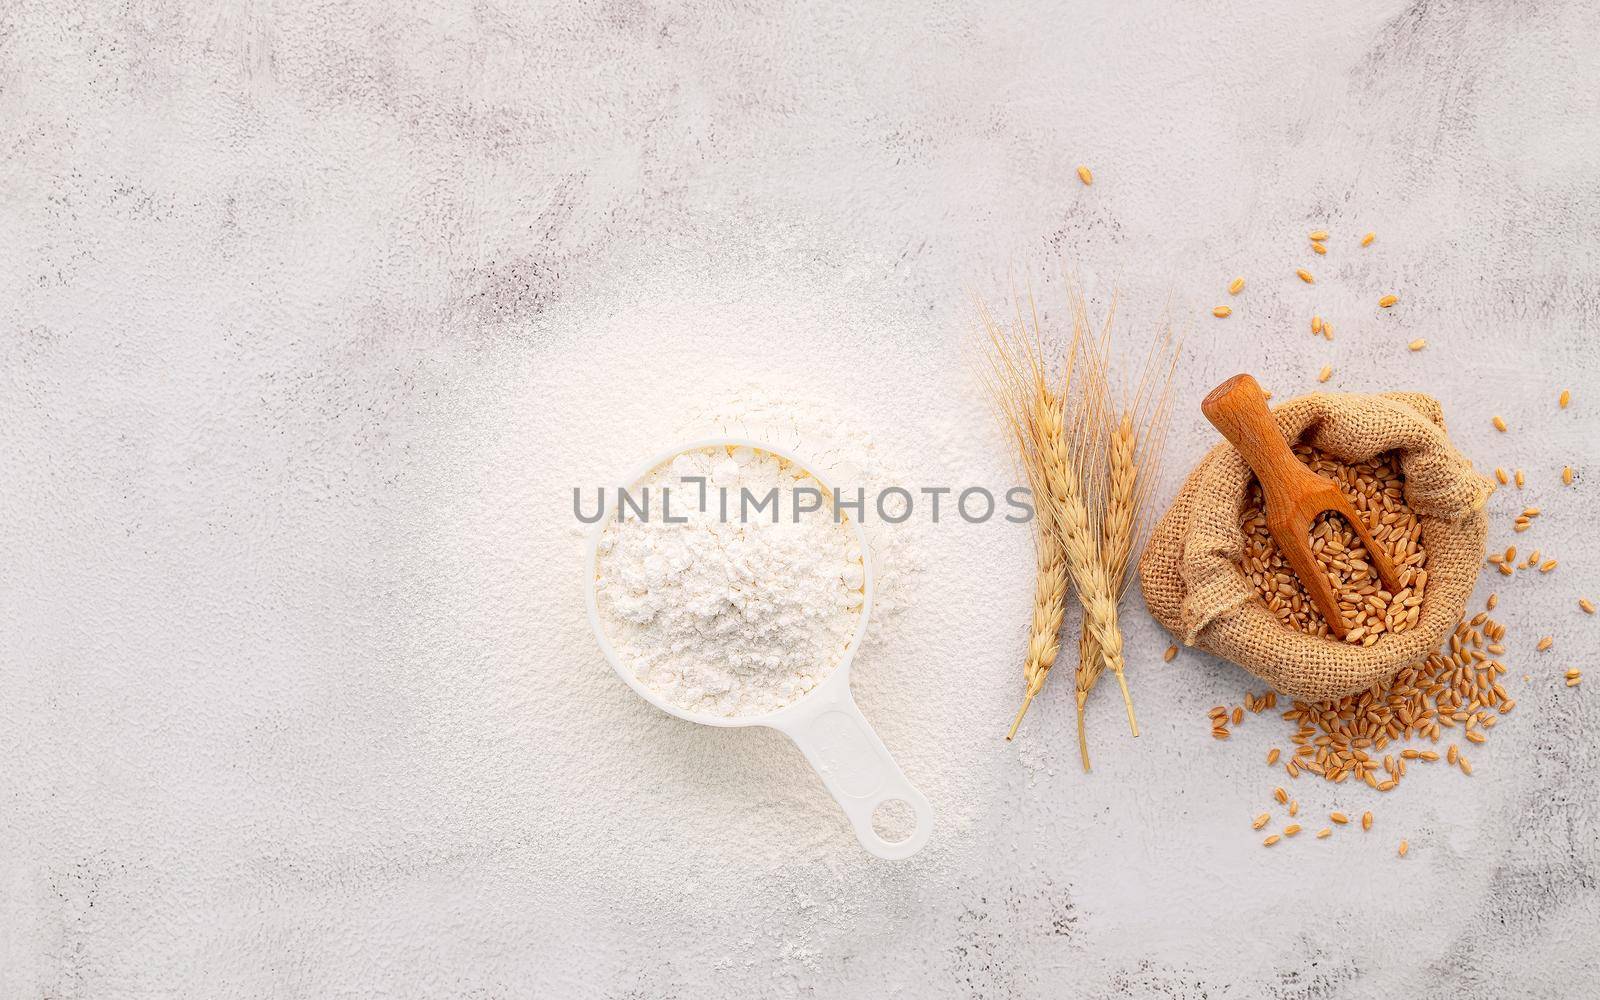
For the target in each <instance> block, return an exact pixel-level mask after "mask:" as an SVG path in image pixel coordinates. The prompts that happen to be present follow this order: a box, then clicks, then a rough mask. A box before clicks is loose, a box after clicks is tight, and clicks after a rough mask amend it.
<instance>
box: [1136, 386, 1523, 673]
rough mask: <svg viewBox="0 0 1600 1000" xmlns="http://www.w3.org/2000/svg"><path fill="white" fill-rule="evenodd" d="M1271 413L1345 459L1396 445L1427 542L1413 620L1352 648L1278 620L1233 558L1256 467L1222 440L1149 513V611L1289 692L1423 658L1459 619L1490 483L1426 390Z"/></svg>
mask: <svg viewBox="0 0 1600 1000" xmlns="http://www.w3.org/2000/svg"><path fill="white" fill-rule="evenodd" d="M1273 416H1274V418H1275V419H1276V420H1277V422H1278V427H1279V428H1280V429H1281V430H1282V431H1283V433H1284V436H1285V437H1287V438H1288V439H1289V440H1290V441H1296V442H1298V441H1305V442H1307V443H1309V444H1311V445H1313V446H1315V447H1317V448H1320V449H1322V450H1323V451H1326V452H1328V453H1329V454H1332V455H1334V456H1337V457H1339V458H1342V459H1344V460H1346V461H1356V462H1358V461H1362V460H1363V459H1367V458H1371V457H1372V456H1373V455H1376V454H1379V453H1381V452H1386V451H1398V452H1399V453H1400V466H1401V470H1402V471H1403V472H1404V473H1405V477H1406V502H1407V504H1409V505H1410V507H1411V509H1412V510H1413V511H1415V512H1416V514H1417V516H1418V518H1419V519H1420V520H1421V522H1422V542H1423V545H1424V546H1426V548H1427V550H1428V562H1427V566H1426V569H1427V571H1428V585H1427V588H1426V589H1425V591H1424V594H1423V600H1422V612H1421V615H1420V616H1419V618H1418V621H1417V624H1416V627H1414V628H1412V629H1411V630H1410V631H1407V632H1404V633H1401V634H1400V635H1385V636H1384V637H1383V638H1382V639H1379V640H1378V641H1377V642H1376V643H1374V644H1373V645H1371V646H1352V645H1349V644H1347V643H1342V642H1338V641H1336V640H1333V639H1323V638H1318V637H1316V636H1310V635H1306V634H1304V633H1302V632H1298V631H1296V630H1293V629H1290V628H1286V627H1285V626H1283V625H1281V624H1280V623H1279V622H1278V619H1277V618H1276V616H1274V615H1273V614H1272V613H1271V612H1270V611H1268V610H1267V607H1266V605H1265V604H1263V603H1262V602H1261V601H1260V600H1259V599H1258V598H1257V597H1256V594H1255V590H1254V589H1253V588H1252V587H1251V585H1250V582H1249V581H1248V580H1247V579H1246V578H1245V576H1244V573H1243V572H1242V571H1241V570H1240V569H1239V565H1240V562H1241V560H1242V559H1243V555H1244V533H1243V531H1242V530H1241V529H1240V527H1239V514H1240V512H1241V511H1242V510H1243V507H1244V502H1245V496H1246V491H1247V490H1248V488H1249V485H1250V482H1251V478H1252V477H1251V473H1250V469H1249V467H1248V466H1246V465H1245V463H1244V460H1243V459H1241V458H1240V457H1239V454H1238V453H1237V452H1236V451H1234V450H1233V448H1232V447H1231V446H1230V445H1228V444H1226V443H1223V444H1219V445H1217V446H1216V447H1215V448H1213V449H1211V451H1209V452H1207V453H1206V455H1205V457H1204V458H1203V459H1201V461H1200V464H1199V465H1198V466H1196V467H1195V470H1194V471H1193V472H1192V473H1190V475H1189V478H1188V480H1187V481H1186V482H1185V483H1184V485H1183V488H1182V489H1181V490H1180V491H1179V492H1178V496H1177V498H1176V499H1175V500H1174V501H1173V503H1172V507H1171V509H1169V510H1168V511H1167V513H1166V514H1165V515H1163V516H1162V518H1161V520H1160V521H1159V522H1158V523H1157V525H1156V527H1155V530H1154V532H1153V533H1152V535H1151V537H1150V541H1149V543H1148V544H1147V545H1146V546H1145V551H1144V555H1143V556H1142V557H1141V558H1140V560H1139V581H1140V585H1141V587H1142V589H1143V591H1144V596H1145V603H1146V604H1147V605H1148V606H1149V608H1150V613H1151V614H1152V615H1154V616H1155V618H1156V620H1157V621H1159V622H1160V623H1161V624H1162V625H1163V626H1164V627H1165V628H1166V629H1167V630H1168V631H1169V632H1172V633H1173V634H1174V635H1176V636H1178V637H1179V638H1180V639H1181V640H1182V641H1183V642H1184V643H1185V644H1186V645H1192V646H1196V647H1198V648H1200V649H1203V650H1206V651H1207V652H1210V653H1215V654H1216V655H1218V656H1221V657H1224V658H1226V659H1229V660H1232V661H1233V662H1235V663H1237V664H1239V665H1240V666H1242V667H1244V668H1245V669H1246V670H1248V671H1250V672H1251V673H1253V674H1255V675H1256V676H1257V677H1260V678H1261V679H1262V680H1264V681H1266V682H1267V683H1268V684H1271V685H1272V686H1273V688H1275V689H1276V690H1278V691H1281V692H1282V693H1284V694H1286V695H1289V696H1290V697H1293V698H1299V699H1302V700H1308V701H1320V700H1322V699H1325V698H1338V697H1342V696H1344V695H1347V694H1353V693H1355V692H1357V691H1360V690H1361V689H1363V688H1366V687H1368V686H1370V685H1371V684H1372V683H1373V682H1374V681H1378V680H1384V679H1387V678H1388V677H1391V676H1393V675H1394V674H1395V673H1396V672H1397V671H1399V670H1400V669H1401V668H1402V667H1404V666H1406V665H1407V664H1410V663H1415V662H1417V661H1418V660H1421V659H1423V658H1425V657H1426V656H1427V655H1428V654H1429V653H1430V652H1432V651H1433V650H1434V649H1435V648H1436V647H1437V646H1438V645H1439V643H1440V642H1441V641H1443V640H1444V638H1445V637H1446V636H1447V635H1449V633H1450V631H1451V630H1452V629H1453V628H1455V626H1456V623H1457V622H1458V621H1460V619H1461V613H1462V610H1463V609H1464V608H1465V607H1466V603H1467V599H1468V597H1469V596H1471V594H1472V588H1473V586H1474V585H1475V584H1476V582H1477V579H1478V570H1479V569H1480V568H1481V566H1482V565H1483V552H1484V549H1483V545H1484V539H1485V537H1486V536H1487V534H1488V517H1487V514H1486V512H1485V505H1486V503H1487V501H1488V499H1489V495H1490V494H1491V493H1493V492H1494V484H1493V483H1491V482H1490V481H1489V480H1488V479H1486V478H1485V477H1483V476H1481V475H1479V474H1478V473H1477V472H1476V471H1475V470H1474V469H1473V468H1472V463H1471V462H1469V461H1467V459H1466V458H1465V457H1464V456H1463V455H1462V454H1461V453H1460V452H1458V451H1457V450H1456V449H1455V446H1454V445H1452V444H1451V443H1450V439H1449V438H1448V437H1446V435H1445V430H1444V417H1443V414H1442V412H1441V410H1440V408H1439V404H1438V402H1437V401H1436V400H1434V399H1433V398H1432V397H1431V396H1426V395H1423V394H1422V393H1401V392H1394V393H1383V394H1382V395H1377V396H1366V395H1356V394H1353V393H1313V394H1311V395H1309V396H1302V397H1300V398H1298V399H1293V400H1290V401H1289V402H1286V403H1284V404H1283V405H1281V406H1279V407H1277V408H1276V409H1275V410H1274V411H1273Z"/></svg>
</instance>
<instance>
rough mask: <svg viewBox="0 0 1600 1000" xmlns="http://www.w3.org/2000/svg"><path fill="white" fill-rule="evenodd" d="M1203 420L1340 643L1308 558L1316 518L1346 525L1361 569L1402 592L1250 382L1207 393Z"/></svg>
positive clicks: (1346, 505)
mask: <svg viewBox="0 0 1600 1000" xmlns="http://www.w3.org/2000/svg"><path fill="white" fill-rule="evenodd" d="M1200 410H1201V412H1203V413H1204V414H1205V415H1206V419H1207V420H1209V421H1211V423H1212V424H1213V425H1215V426H1216V428H1217V430H1219V431H1221V432H1222V436H1223V437H1225V438H1227V439H1228V443H1229V444H1231V445H1233V446H1234V448H1236V449H1238V452H1239V454H1240V456H1242V457H1243V458H1244V460H1245V463H1246V464H1248V465H1249V466H1250V470H1251V471H1252V472H1254V473H1255V474H1256V478H1257V479H1258V480H1260V481H1261V497H1262V500H1263V501H1264V503H1265V506H1266V513H1267V530H1268V531H1270V532H1272V537H1273V540H1274V541H1276V542H1277V543H1278V548H1280V549H1282V550H1283V554H1284V557H1285V558H1286V559H1288V560H1289V565H1290V566H1291V567H1293V568H1294V573H1295V576H1298V577H1299V578H1300V585H1301V586H1303V587H1305V589H1306V593H1308V594H1310V595H1311V601H1312V603H1313V604H1315V605H1316V606H1317V610H1318V611H1320V612H1321V613H1322V617H1323V618H1324V619H1325V620H1326V621H1327V623H1328V628H1329V630H1330V631H1332V632H1333V634H1334V635H1336V636H1338V637H1339V638H1340V639H1343V638H1344V637H1345V635H1346V634H1347V633H1349V631H1350V628H1349V626H1348V625H1346V624H1345V620H1344V614H1343V612H1341V611H1340V610H1339V598H1338V596H1337V595H1336V594H1334V592H1333V584H1332V583H1330V582H1329V581H1328V577H1327V576H1326V574H1324V573H1323V572H1322V567H1320V566H1318V565H1317V560H1316V557H1315V556H1313V555H1312V554H1311V525H1312V523H1313V522H1314V521H1316V519H1317V515H1319V514H1323V513H1327V512H1332V513H1334V514H1338V515H1339V516H1340V517H1342V518H1344V519H1345V521H1346V522H1348V523H1349V525H1350V530H1351V531H1353V532H1355V534H1356V537H1358V538H1360V539H1361V544H1362V545H1364V546H1365V547H1366V549H1367V562H1368V563H1369V564H1370V565H1371V566H1372V567H1373V568H1374V569H1376V570H1377V571H1378V579H1379V580H1381V581H1382V582H1383V587H1384V589H1385V590H1387V591H1388V592H1389V593H1391V594H1395V593H1398V592H1399V590H1400V575H1399V574H1398V573H1396V572H1395V568H1394V563H1393V562H1392V561H1391V560H1390V559H1389V554H1388V553H1387V552H1385V551H1384V550H1383V547H1382V546H1380V545H1379V544H1378V543H1377V542H1375V541H1373V539H1372V533H1371V532H1369V531H1368V530H1367V525H1366V523H1365V522H1364V521H1362V520H1361V516H1360V515H1359V514H1357V513H1356V512H1355V508H1353V507H1351V506H1350V501H1349V500H1347V499H1345V495H1344V494H1343V493H1341V492H1340V491H1339V487H1338V486H1335V485H1334V484H1333V482H1332V481H1331V480H1327V479H1324V478H1322V477H1321V476H1319V475H1317V474H1316V473H1315V472H1312V471H1311V470H1310V469H1308V468H1306V467H1305V465H1304V464H1303V463H1302V462H1301V461H1300V460H1299V459H1298V458H1296V457H1295V455H1294V452H1293V451H1291V450H1290V448H1289V442H1287V441H1285V440H1284V438H1283V433H1282V432H1281V431H1279V430H1278V425H1277V423H1276V422H1275V421H1274V420H1273V419H1272V414H1271V413H1269V412H1267V397H1266V395H1265V394H1264V393H1262V391H1261V386H1259V385H1257V384H1256V380H1255V379H1253V378H1251V377H1250V376H1249V375H1235V376H1234V377H1233V378H1230V379H1228V381H1226V382H1224V383H1222V384H1221V385H1219V386H1217V387H1216V388H1215V389H1212V390H1211V394H1210V395H1209V396H1207V397H1206V398H1205V399H1203V400H1201V402H1200Z"/></svg>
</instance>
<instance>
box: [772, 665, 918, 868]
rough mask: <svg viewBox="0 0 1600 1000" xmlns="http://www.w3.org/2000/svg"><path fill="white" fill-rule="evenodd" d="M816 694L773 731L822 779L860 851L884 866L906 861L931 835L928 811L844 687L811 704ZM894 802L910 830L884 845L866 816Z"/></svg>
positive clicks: (848, 689)
mask: <svg viewBox="0 0 1600 1000" xmlns="http://www.w3.org/2000/svg"><path fill="white" fill-rule="evenodd" d="M820 694H821V692H817V693H816V694H814V695H813V696H812V697H811V698H807V699H806V700H805V701H804V702H803V703H801V705H800V706H797V707H803V708H804V711H802V712H797V713H795V714H793V715H790V716H789V717H788V718H786V719H784V720H782V721H781V722H778V723H775V728H777V729H778V730H780V731H781V732H783V733H784V734H785V735H787V736H788V737H789V738H790V739H791V740H793V741H794V743H795V745H796V746H798V747H799V748H800V752H801V753H803V754H805V756H806V760H808V761H810V762H811V766H812V768H813V769H815V770H816V772H817V774H818V775H820V776H821V777H822V783H823V784H824V785H826V786H827V789H828V791H829V793H830V794H832V795H833V797H834V798H835V799H836V800H837V801H838V803H839V806H840V808H842V809H843V810H844V814H845V816H846V817H847V818H848V819H849V820H850V825H851V827H853V828H854V829H855V833H856V839H857V840H859V841H861V846H862V847H864V848H866V849H867V851H868V852H869V853H871V854H875V855H877V856H878V857H880V858H886V859H888V860H890V861H898V860H901V859H903V858H909V857H911V855H913V854H915V853H917V852H918V851H920V850H922V847H923V845H924V844H926V843H927V842H928V836H929V835H930V834H932V833H933V807H932V806H930V805H929V804H928V800H927V799H926V798H924V797H923V795H922V793H921V792H919V791H917V789H916V787H915V786H914V785H912V784H911V782H909V781H907V780H906V776H905V774H904V773H902V772H901V770H900V766H899V765H898V764H896V763H895V762H894V758H893V757H891V756H890V755H889V749H888V748H887V747H885V746H884V745H883V741H882V740H880V739H878V734H877V733H875V732H873V731H872V726H870V725H868V723H867V720H866V718H865V717H864V716H863V715H862V714H861V710H860V709H859V708H857V707H856V702H855V699H854V698H853V697H851V695H850V688H849V686H848V685H843V686H841V688H840V693H839V694H838V695H836V696H835V697H832V698H826V699H824V700H820V701H816V702H815V703H813V699H815V698H816V697H818V696H819V695H820ZM895 799H900V800H902V801H904V802H905V803H906V804H907V805H909V806H910V807H911V811H912V812H913V814H915V816H916V825H915V827H914V828H913V829H912V831H911V835H910V836H909V837H907V838H906V839H905V840H900V841H889V840H884V839H883V838H882V837H880V836H878V832H877V831H876V830H874V829H873V828H872V813H873V811H874V810H876V809H877V808H878V806H880V805H882V804H883V803H885V802H892V801H894V800H895Z"/></svg>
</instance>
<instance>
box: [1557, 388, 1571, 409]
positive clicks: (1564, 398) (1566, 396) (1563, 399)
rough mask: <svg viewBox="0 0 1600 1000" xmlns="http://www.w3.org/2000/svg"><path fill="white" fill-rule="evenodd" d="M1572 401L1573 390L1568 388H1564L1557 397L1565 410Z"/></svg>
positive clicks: (1558, 402)
mask: <svg viewBox="0 0 1600 1000" xmlns="http://www.w3.org/2000/svg"><path fill="white" fill-rule="evenodd" d="M1570 402H1572V392H1571V391H1570V390H1568V389H1562V390H1561V395H1560V396H1558V397H1556V403H1557V404H1558V405H1559V406H1560V407H1561V408H1562V409H1563V410H1565V409H1566V408H1567V404H1568V403H1570Z"/></svg>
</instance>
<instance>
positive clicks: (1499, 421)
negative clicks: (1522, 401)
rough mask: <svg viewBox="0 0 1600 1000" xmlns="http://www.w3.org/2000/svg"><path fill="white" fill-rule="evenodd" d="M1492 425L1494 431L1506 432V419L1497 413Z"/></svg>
mask: <svg viewBox="0 0 1600 1000" xmlns="http://www.w3.org/2000/svg"><path fill="white" fill-rule="evenodd" d="M1492 423H1493V424H1494V429H1495V430H1497V431H1499V432H1500V433H1502V434H1504V433H1505V431H1506V418H1505V417H1502V416H1500V415H1499V414H1498V413H1497V414H1495V417H1494V420H1493V421H1492ZM1519 485H1520V484H1519Z"/></svg>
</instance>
